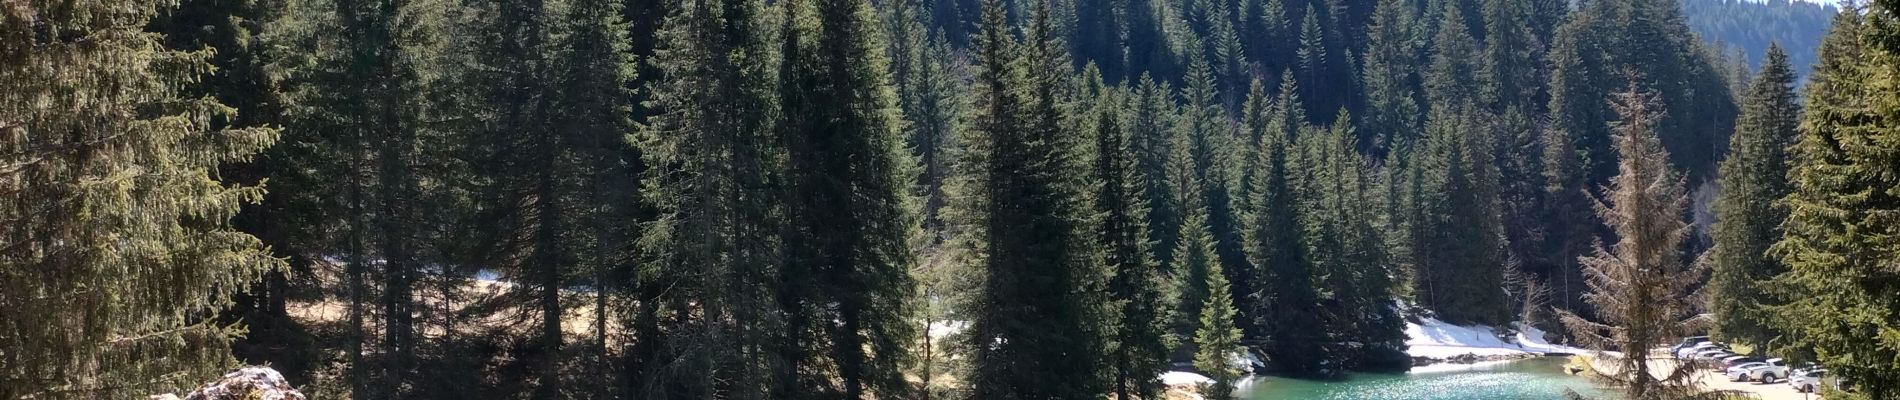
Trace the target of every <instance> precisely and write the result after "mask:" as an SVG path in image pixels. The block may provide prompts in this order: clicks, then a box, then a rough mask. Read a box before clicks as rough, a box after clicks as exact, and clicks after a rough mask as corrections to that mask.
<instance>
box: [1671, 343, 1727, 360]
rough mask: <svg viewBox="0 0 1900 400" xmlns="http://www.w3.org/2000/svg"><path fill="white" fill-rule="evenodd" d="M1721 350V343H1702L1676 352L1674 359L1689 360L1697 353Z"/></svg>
mask: <svg viewBox="0 0 1900 400" xmlns="http://www.w3.org/2000/svg"><path fill="white" fill-rule="evenodd" d="M1721 349H1722V344H1721V343H1716V342H1702V343H1699V344H1696V345H1695V347H1689V348H1685V349H1681V350H1676V358H1689V357H1690V356H1694V355H1696V354H1697V353H1701V352H1705V351H1709V350H1721Z"/></svg>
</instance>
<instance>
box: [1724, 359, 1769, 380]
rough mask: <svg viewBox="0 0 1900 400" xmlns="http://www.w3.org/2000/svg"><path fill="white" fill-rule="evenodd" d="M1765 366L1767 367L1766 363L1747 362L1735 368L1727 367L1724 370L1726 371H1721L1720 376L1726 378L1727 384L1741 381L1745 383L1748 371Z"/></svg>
mask: <svg viewBox="0 0 1900 400" xmlns="http://www.w3.org/2000/svg"><path fill="white" fill-rule="evenodd" d="M1767 365H1768V363H1765V362H1759V361H1757V362H1747V363H1741V364H1738V365H1736V366H1733V367H1728V368H1726V369H1723V370H1722V376H1726V377H1728V381H1729V382H1741V381H1745V380H1748V378H1749V375H1748V371H1749V370H1752V369H1755V368H1757V367H1763V366H1767Z"/></svg>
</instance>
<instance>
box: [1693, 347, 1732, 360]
mask: <svg viewBox="0 0 1900 400" xmlns="http://www.w3.org/2000/svg"><path fill="white" fill-rule="evenodd" d="M1733 356H1735V353H1734V352H1731V351H1728V350H1727V349H1715V350H1703V351H1702V352H1700V353H1695V359H1696V360H1703V361H1715V360H1720V359H1723V358H1728V357H1733Z"/></svg>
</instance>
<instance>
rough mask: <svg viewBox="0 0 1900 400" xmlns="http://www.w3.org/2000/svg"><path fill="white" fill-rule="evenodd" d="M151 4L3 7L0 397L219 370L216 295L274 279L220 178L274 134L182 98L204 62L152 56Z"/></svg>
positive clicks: (270, 262)
mask: <svg viewBox="0 0 1900 400" xmlns="http://www.w3.org/2000/svg"><path fill="white" fill-rule="evenodd" d="M173 5H174V4H172V3H170V2H162V1H130V2H116V3H70V4H62V5H61V6H59V7H52V6H51V5H46V4H16V5H13V6H9V9H8V10H7V11H0V43H3V44H0V88H4V89H0V92H4V93H6V94H5V95H0V198H5V199H7V200H5V201H0V307H4V309H5V310H7V311H6V313H5V315H6V316H5V317H0V332H6V333H0V348H3V349H5V350H0V359H4V360H5V361H4V362H0V364H3V365H5V366H4V367H0V397H5V398H10V399H19V398H34V399H92V398H135V397H142V396H145V395H146V394H150V393H160V392H165V391H173V390H179V389H181V388H190V387H194V386H196V385H197V383H198V381H199V380H201V379H204V378H205V377H210V376H215V375H217V374H219V373H220V372H221V371H222V369H223V368H225V367H227V366H229V365H231V364H232V362H233V360H232V358H231V348H230V344H231V342H232V341H233V340H234V339H235V338H237V337H239V336H241V335H242V334H243V331H244V330H243V327H242V326H237V325H223V324H218V323H216V320H215V319H214V318H213V317H215V316H216V314H217V313H218V312H221V311H223V310H224V309H226V308H228V307H230V306H231V305H232V303H231V296H232V295H233V294H234V293H235V292H237V291H239V290H242V289H243V288H245V287H247V286H249V285H250V284H251V283H252V282H255V281H256V280H257V279H258V278H259V277H261V276H263V274H265V273H267V272H272V271H274V270H277V269H281V268H283V267H284V263H283V261H282V260H279V259H277V258H273V257H272V256H271V255H270V254H269V252H268V251H267V250H266V249H265V247H264V245H263V244H262V243H261V242H259V241H258V239H257V238H255V237H252V236H251V235H249V234H246V233H242V232H238V231H236V230H234V229H233V228H232V227H231V220H232V218H233V217H234V216H236V214H237V213H238V210H239V208H240V206H242V205H244V204H246V203H256V202H257V201H259V199H261V198H262V196H263V195H264V189H263V188H262V187H260V186H257V185H227V184H225V183H222V182H219V181H218V180H217V178H218V173H217V171H218V168H219V167H220V166H221V165H224V164H225V163H237V162H244V161H246V160H248V159H249V158H250V157H252V156H253V155H256V154H258V153H259V152H261V151H263V150H264V149H265V148H268V147H270V146H271V144H272V143H273V142H275V141H276V140H277V137H278V133H277V130H275V129H271V128H263V127H229V128H226V127H224V126H227V125H226V124H225V121H229V120H230V119H231V118H233V114H234V111H235V110H233V109H232V108H230V107H228V106H225V105H224V104H220V103H218V101H217V100H216V99H214V98H212V97H187V96H186V95H185V94H184V93H185V90H186V89H187V88H186V85H188V84H190V83H192V82H196V81H197V80H198V79H200V76H201V75H203V74H205V73H208V72H210V71H211V64H210V56H211V55H212V53H211V52H209V51H191V52H188V51H178V50H171V49H167V48H165V47H164V46H163V43H164V42H163V39H164V37H163V35H161V34H157V33H148V32H144V31H143V30H142V29H143V28H144V25H145V23H146V21H148V20H150V19H151V18H152V17H153V16H154V15H157V14H158V13H162V12H167V11H168V9H170V8H171V7H172V6H173Z"/></svg>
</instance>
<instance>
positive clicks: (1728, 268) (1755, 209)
mask: <svg viewBox="0 0 1900 400" xmlns="http://www.w3.org/2000/svg"><path fill="white" fill-rule="evenodd" d="M1795 101H1796V100H1795V95H1794V72H1793V71H1792V70H1791V69H1789V67H1788V56H1787V54H1784V53H1782V51H1781V47H1779V46H1771V47H1769V51H1768V57H1767V62H1766V64H1763V67H1762V74H1761V77H1760V78H1758V79H1755V83H1754V85H1753V87H1752V88H1751V89H1750V90H1749V94H1748V96H1747V101H1746V102H1745V103H1744V104H1743V108H1742V110H1743V111H1742V118H1741V121H1740V122H1739V123H1738V124H1737V126H1736V128H1735V136H1734V137H1732V138H1730V142H1729V156H1728V159H1727V160H1723V162H1722V169H1721V178H1720V182H1721V185H1722V193H1721V195H1720V197H1718V198H1717V199H1716V202H1715V213H1716V223H1715V228H1714V236H1715V247H1714V248H1711V249H1710V250H1709V251H1710V253H1709V261H1710V266H1711V267H1712V268H1713V270H1712V271H1711V275H1710V279H1709V295H1708V298H1709V311H1710V312H1712V313H1714V314H1715V323H1714V326H1712V327H1711V328H1712V332H1711V333H1713V334H1714V335H1715V336H1717V337H1720V338H1722V339H1723V340H1729V341H1736V342H1741V343H1749V344H1753V345H1756V346H1765V345H1769V344H1771V342H1772V341H1774V340H1775V339H1776V337H1777V336H1780V332H1779V331H1778V330H1777V329H1775V328H1774V327H1775V326H1777V325H1779V324H1776V323H1774V321H1771V320H1770V315H1769V308H1771V307H1772V306H1773V305H1774V304H1776V303H1778V302H1777V301H1775V300H1774V299H1776V298H1778V297H1779V296H1780V295H1781V293H1775V292H1772V291H1768V290H1762V289H1764V288H1765V287H1767V285H1764V284H1763V283H1764V282H1766V281H1768V280H1769V279H1771V278H1773V277H1774V276H1776V275H1779V274H1781V273H1783V272H1786V271H1787V266H1785V265H1782V264H1781V263H1780V262H1779V260H1775V259H1774V258H1772V257H1771V256H1770V255H1769V254H1768V247H1769V246H1770V245H1771V244H1773V242H1774V241H1775V240H1777V239H1778V238H1780V237H1781V229H1780V227H1781V224H1782V222H1783V221H1784V220H1786V219H1787V210H1786V209H1784V208H1780V207H1776V206H1775V202H1776V201H1779V200H1780V199H1781V198H1782V197H1786V196H1787V195H1788V194H1789V193H1790V192H1791V191H1792V190H1793V187H1792V185H1790V184H1789V183H1788V179H1787V171H1788V164H1789V163H1788V147H1789V146H1790V145H1793V144H1794V139H1795V135H1796V132H1795V128H1796V125H1797V124H1799V123H1800V115H1799V114H1800V112H1801V110H1800V106H1799V105H1798V104H1797V103H1796V102H1795Z"/></svg>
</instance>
